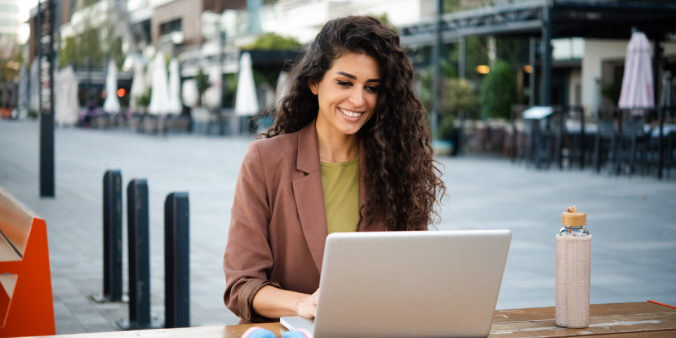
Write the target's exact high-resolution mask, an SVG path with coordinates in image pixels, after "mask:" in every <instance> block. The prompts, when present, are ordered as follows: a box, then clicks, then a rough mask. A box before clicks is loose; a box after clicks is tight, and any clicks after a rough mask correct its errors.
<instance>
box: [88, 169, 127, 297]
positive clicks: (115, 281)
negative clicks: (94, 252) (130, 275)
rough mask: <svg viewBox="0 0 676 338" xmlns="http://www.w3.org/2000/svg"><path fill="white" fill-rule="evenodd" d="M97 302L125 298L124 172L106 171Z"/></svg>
mask: <svg viewBox="0 0 676 338" xmlns="http://www.w3.org/2000/svg"><path fill="white" fill-rule="evenodd" d="M93 298H94V300H95V301H97V302H119V301H122V174H121V173H120V171H119V170H108V171H106V173H105V174H104V175H103V295H101V294H99V293H97V294H94V295H93Z"/></svg>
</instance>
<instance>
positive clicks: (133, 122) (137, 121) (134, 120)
mask: <svg viewBox="0 0 676 338" xmlns="http://www.w3.org/2000/svg"><path fill="white" fill-rule="evenodd" d="M141 122H142V118H141V116H139V115H134V116H132V117H131V118H130V119H129V129H130V130H131V131H136V132H138V131H140V130H141Z"/></svg>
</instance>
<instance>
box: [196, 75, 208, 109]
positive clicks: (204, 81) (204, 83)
mask: <svg viewBox="0 0 676 338" xmlns="http://www.w3.org/2000/svg"><path fill="white" fill-rule="evenodd" d="M195 83H196V84H197V105H198V106H200V107H201V106H202V94H204V92H206V91H207V89H209V76H208V75H206V74H204V72H203V71H202V68H200V69H199V70H198V71H197V75H195Z"/></svg>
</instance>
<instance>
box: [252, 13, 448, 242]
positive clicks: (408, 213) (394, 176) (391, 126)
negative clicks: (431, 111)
mask: <svg viewBox="0 0 676 338" xmlns="http://www.w3.org/2000/svg"><path fill="white" fill-rule="evenodd" d="M351 53H354V54H365V55H368V56H370V57H372V58H373V59H374V60H376V62H377V63H378V65H379V67H380V80H381V83H380V89H379V90H378V99H377V103H376V108H375V111H374V116H373V117H372V118H371V119H370V120H369V121H368V122H367V123H366V124H364V126H363V127H362V128H361V129H360V130H359V132H358V134H359V136H360V138H361V139H362V140H363V142H364V150H365V157H366V158H364V159H362V160H363V161H365V162H366V163H365V164H366V168H367V170H368V177H367V189H368V190H367V191H368V194H367V202H366V204H365V205H362V208H364V207H365V206H368V207H369V210H370V212H369V213H368V215H367V218H368V223H367V224H369V225H370V224H371V223H372V221H373V217H372V214H373V213H375V212H377V213H379V214H382V216H383V217H384V220H385V226H386V228H387V229H388V230H427V228H428V226H429V225H431V224H433V223H434V222H435V221H436V220H437V219H438V218H439V213H438V211H437V210H435V206H440V205H441V203H440V199H441V198H442V197H443V196H444V195H445V193H446V186H445V185H444V183H443V181H441V179H440V176H441V171H440V170H439V168H438V167H437V164H438V162H436V161H435V160H434V158H433V157H432V147H431V145H430V143H431V139H432V137H431V134H430V130H429V128H428V126H429V123H428V122H429V121H428V119H427V113H426V112H425V109H424V108H423V105H422V103H421V102H420V99H419V98H418V96H417V95H416V94H415V90H414V88H413V78H414V73H413V66H412V65H411V62H410V60H409V59H408V57H407V55H406V53H405V52H404V50H403V49H402V48H401V46H400V44H399V36H398V35H397V33H395V32H394V31H393V30H392V29H390V28H389V27H387V26H385V25H384V24H383V23H381V22H380V21H379V20H378V19H376V18H373V17H368V16H348V17H344V18H339V19H335V20H331V21H329V22H327V23H326V24H325V25H324V27H323V28H322V30H321V31H320V32H319V34H318V35H317V37H316V38H315V41H314V42H313V43H312V44H311V45H310V46H309V48H308V50H307V51H306V53H305V54H304V55H303V56H302V57H301V58H300V60H299V61H298V62H297V63H296V64H295V65H294V66H293V69H292V70H291V72H290V74H289V77H288V80H287V83H286V87H287V94H286V95H285V96H284V98H283V99H282V100H281V102H280V104H279V107H278V108H277V109H276V110H275V111H274V112H273V113H272V114H273V117H274V118H275V123H274V125H273V126H272V127H271V128H270V129H269V130H268V131H267V133H264V134H260V135H259V138H261V137H265V138H271V137H275V136H276V135H281V134H288V133H294V132H297V131H299V130H300V129H302V128H303V127H304V126H306V125H307V124H308V123H310V122H312V120H313V119H315V118H316V117H317V114H318V112H319V102H318V99H317V97H316V96H315V95H314V94H313V93H312V92H311V91H310V83H319V82H321V80H322V78H323V77H324V74H325V73H326V71H328V70H329V69H331V67H332V66H333V62H334V60H336V59H338V58H340V57H341V56H343V55H345V54H351Z"/></svg>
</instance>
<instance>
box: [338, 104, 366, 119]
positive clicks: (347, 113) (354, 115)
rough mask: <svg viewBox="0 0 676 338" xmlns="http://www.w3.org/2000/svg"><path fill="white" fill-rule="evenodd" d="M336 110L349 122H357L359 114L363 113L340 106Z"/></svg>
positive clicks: (362, 113)
mask: <svg viewBox="0 0 676 338" xmlns="http://www.w3.org/2000/svg"><path fill="white" fill-rule="evenodd" d="M338 110H339V111H340V113H341V114H342V115H343V118H344V119H345V120H347V121H350V122H357V121H359V119H360V118H361V116H362V115H364V112H360V111H353V110H348V109H343V108H340V107H338Z"/></svg>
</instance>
